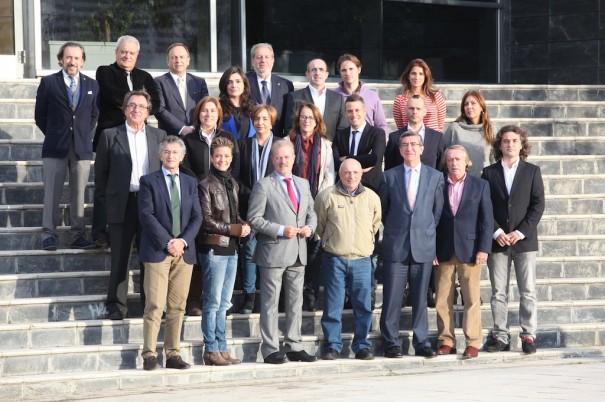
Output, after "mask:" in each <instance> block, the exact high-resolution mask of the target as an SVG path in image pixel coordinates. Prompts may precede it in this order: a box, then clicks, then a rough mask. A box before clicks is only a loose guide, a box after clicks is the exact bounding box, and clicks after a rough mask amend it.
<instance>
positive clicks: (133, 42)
mask: <svg viewBox="0 0 605 402" xmlns="http://www.w3.org/2000/svg"><path fill="white" fill-rule="evenodd" d="M139 51H140V45H139V41H138V40H137V38H135V37H133V36H128V35H125V36H121V37H120V38H118V41H117V43H116V51H115V53H116V61H115V63H113V64H110V65H108V66H100V67H99V68H97V75H96V76H97V82H98V83H99V91H100V98H99V123H98V124H97V131H96V133H95V139H94V142H93V149H94V150H95V151H96V149H97V144H98V141H99V137H100V135H101V132H102V131H103V130H105V129H106V128H110V127H115V126H118V125H122V124H124V111H123V108H122V103H123V102H124V97H125V96H126V94H127V93H128V92H130V91H133V90H143V91H145V92H147V93H148V94H149V96H150V97H151V104H152V109H151V111H150V113H149V114H155V113H157V111H158V107H159V105H160V98H159V95H158V90H157V88H156V85H155V81H154V80H153V77H152V76H151V75H150V74H149V73H148V72H146V71H143V70H141V69H139V68H136V67H135V64H136V63H137V58H138V57H139ZM101 202H102V201H101V198H100V194H99V192H98V189H96V188H95V200H94V203H95V204H94V210H93V217H92V237H93V239H94V240H95V241H96V243H97V245H98V246H100V247H107V240H108V239H107V232H106V226H107V220H106V213H105V205H103V204H101Z"/></svg>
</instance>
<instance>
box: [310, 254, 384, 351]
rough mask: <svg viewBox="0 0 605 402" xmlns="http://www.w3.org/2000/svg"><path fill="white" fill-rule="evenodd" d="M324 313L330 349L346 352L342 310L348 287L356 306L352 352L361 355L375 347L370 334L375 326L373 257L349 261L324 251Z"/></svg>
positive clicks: (324, 330)
mask: <svg viewBox="0 0 605 402" xmlns="http://www.w3.org/2000/svg"><path fill="white" fill-rule="evenodd" d="M323 268H324V311H323V315H322V317H321V328H322V329H323V333H324V338H325V339H326V349H327V348H332V349H334V350H336V351H337V352H338V353H340V352H341V351H342V321H341V320H342V309H343V304H344V297H345V288H346V289H348V291H349V296H350V298H351V304H352V306H353V318H354V321H355V323H354V337H353V345H352V346H351V349H352V350H353V352H354V353H358V352H359V351H360V350H362V349H366V348H369V347H371V346H372V343H371V342H370V341H368V332H369V331H370V327H371V325H372V309H371V295H372V278H371V276H372V264H371V262H370V257H366V258H359V259H355V260H349V259H346V258H342V257H338V256H336V255H333V254H330V253H327V252H325V251H324V257H323Z"/></svg>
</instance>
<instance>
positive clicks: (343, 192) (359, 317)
mask: <svg viewBox="0 0 605 402" xmlns="http://www.w3.org/2000/svg"><path fill="white" fill-rule="evenodd" d="M338 174H339V176H340V181H339V182H338V183H336V184H335V185H333V186H332V187H329V188H327V189H325V190H323V191H322V192H320V193H319V194H317V197H316V198H315V213H316V214H317V234H318V235H319V237H320V238H321V245H322V248H323V251H324V254H323V269H324V310H323V316H322V318H321V327H322V329H323V333H324V337H325V340H326V349H325V351H324V353H323V355H322V358H323V359H324V360H335V359H337V358H338V356H339V354H340V353H341V351H342V321H341V318H342V310H343V304H344V296H345V288H346V289H348V292H349V297H350V300H351V304H352V306H353V316H354V317H355V323H354V326H355V330H354V338H353V344H352V346H351V349H352V350H353V352H354V353H355V358H356V359H361V360H371V359H373V358H374V355H373V354H372V352H371V351H370V347H371V346H372V344H371V343H370V341H369V340H368V332H369V331H370V327H371V325H372V309H371V294H372V263H371V259H370V256H371V255H372V252H373V251H374V235H375V234H376V233H377V232H378V228H379V227H380V219H381V206H380V198H378V195H376V193H374V192H373V191H372V190H370V189H369V188H366V187H364V186H363V185H362V184H361V176H362V174H363V169H362V167H361V164H360V163H359V162H358V161H357V160H355V159H346V160H344V161H343V162H342V164H341V165H340V169H339V170H338ZM360 211H363V212H362V213H360ZM368 228H370V230H368Z"/></svg>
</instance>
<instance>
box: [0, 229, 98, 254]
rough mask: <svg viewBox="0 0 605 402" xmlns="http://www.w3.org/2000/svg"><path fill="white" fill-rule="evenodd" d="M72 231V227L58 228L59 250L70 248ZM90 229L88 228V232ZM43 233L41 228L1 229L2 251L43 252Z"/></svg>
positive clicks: (0, 248)
mask: <svg viewBox="0 0 605 402" xmlns="http://www.w3.org/2000/svg"><path fill="white" fill-rule="evenodd" d="M70 229H71V226H58V227H57V236H58V239H57V248H69V245H70V244H71V242H72V239H71V234H70V233H69V230H70ZM89 229H90V227H88V226H87V228H86V231H87V232H88V230H89ZM41 232H42V228H41V227H11V228H2V227H0V250H41V249H42V239H41V236H40V233H41ZM87 251H90V250H87ZM51 253H52V252H51Z"/></svg>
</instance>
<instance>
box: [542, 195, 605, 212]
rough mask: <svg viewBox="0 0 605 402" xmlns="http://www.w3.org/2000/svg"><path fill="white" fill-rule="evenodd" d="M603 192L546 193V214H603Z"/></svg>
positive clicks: (604, 198) (604, 207)
mask: <svg viewBox="0 0 605 402" xmlns="http://www.w3.org/2000/svg"><path fill="white" fill-rule="evenodd" d="M604 201H605V194H570V195H567V194H564V195H553V194H550V195H547V196H546V208H545V210H544V214H546V215H558V214H565V215H574V214H580V215H585V214H595V215H596V214H603V213H605V205H604Z"/></svg>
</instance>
